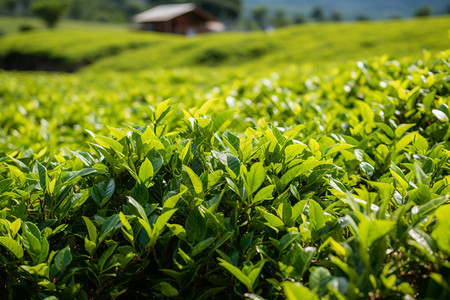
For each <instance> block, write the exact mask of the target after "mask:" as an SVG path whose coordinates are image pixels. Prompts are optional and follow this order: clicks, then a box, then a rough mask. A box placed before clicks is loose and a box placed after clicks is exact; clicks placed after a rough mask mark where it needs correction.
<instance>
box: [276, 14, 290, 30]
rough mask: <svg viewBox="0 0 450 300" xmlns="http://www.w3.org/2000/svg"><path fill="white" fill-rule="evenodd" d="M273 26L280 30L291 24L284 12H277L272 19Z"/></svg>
mask: <svg viewBox="0 0 450 300" xmlns="http://www.w3.org/2000/svg"><path fill="white" fill-rule="evenodd" d="M272 22H273V26H275V27H277V28H279V27H284V26H286V25H288V24H289V21H288V19H287V17H286V13H285V12H284V10H277V11H276V12H275V14H274V16H273V18H272Z"/></svg>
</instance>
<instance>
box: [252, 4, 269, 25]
mask: <svg viewBox="0 0 450 300" xmlns="http://www.w3.org/2000/svg"><path fill="white" fill-rule="evenodd" d="M267 11H268V10H267V7H266V6H264V5H261V6H256V7H255V8H253V10H252V17H253V20H255V22H256V23H257V24H258V26H259V27H260V28H264V26H265V25H266V22H267Z"/></svg>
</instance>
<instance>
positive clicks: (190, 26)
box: [133, 3, 225, 35]
mask: <svg viewBox="0 0 450 300" xmlns="http://www.w3.org/2000/svg"><path fill="white" fill-rule="evenodd" d="M133 21H134V23H135V27H136V28H138V29H140V30H148V31H157V32H167V33H178V34H184V35H193V34H196V33H204V32H211V31H223V30H224V29H225V26H224V25H223V24H222V23H220V22H219V21H218V19H217V18H216V17H214V16H213V15H211V14H210V13H208V12H206V11H205V10H203V9H201V8H199V7H197V6H196V5H195V4H193V3H184V4H166V5H158V6H155V7H154V8H152V9H149V10H147V11H144V12H142V13H140V14H137V15H135V16H134V18H133Z"/></svg>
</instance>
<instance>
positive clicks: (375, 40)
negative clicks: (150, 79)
mask: <svg viewBox="0 0 450 300" xmlns="http://www.w3.org/2000/svg"><path fill="white" fill-rule="evenodd" d="M0 21H1V19H0ZM447 24H448V17H439V18H429V19H414V20H403V21H398V20H396V21H392V20H391V21H384V22H360V23H340V24H327V23H323V24H322V23H321V24H309V25H305V26H292V27H286V28H282V29H278V30H276V31H275V32H274V33H273V34H267V33H264V32H252V33H238V32H229V33H222V34H207V35H198V36H196V37H193V38H189V39H186V38H184V37H182V36H171V35H164V34H155V33H148V32H142V33H137V32H127V31H125V30H120V32H119V31H114V30H99V29H100V28H99V27H98V25H96V24H93V25H92V29H89V28H86V26H88V24H86V25H83V26H85V27H84V29H83V30H76V31H71V30H70V31H69V30H65V29H64V30H62V29H61V30H55V31H54V32H46V31H38V30H36V31H34V32H30V33H26V34H20V35H19V34H17V35H7V36H5V37H2V38H1V39H0V64H1V65H2V66H4V68H6V66H5V64H6V63H8V62H12V61H16V65H20V64H22V65H23V64H25V62H27V61H30V60H31V65H32V66H33V65H35V64H36V60H37V61H38V62H39V61H44V62H47V67H48V65H62V67H63V68H60V69H59V70H68V71H73V70H75V69H77V68H79V67H82V66H85V65H86V64H91V63H93V65H91V66H89V67H87V68H86V71H88V70H90V71H93V72H99V71H101V72H104V71H119V72H122V71H139V70H143V69H145V70H153V71H155V70H161V69H164V70H167V69H168V68H170V69H175V68H177V69H179V68H185V67H214V68H217V67H229V66H232V67H236V66H239V67H242V66H245V67H248V68H249V69H251V70H254V69H256V68H259V69H264V68H265V67H262V66H266V65H271V66H274V67H275V68H276V69H278V68H281V67H284V66H287V65H290V64H313V65H314V66H317V65H322V64H323V63H328V62H334V63H335V62H346V61H349V60H350V61H354V60H356V59H365V58H366V57H371V56H375V55H380V53H395V55H397V56H398V57H401V56H407V55H416V56H417V55H420V54H421V51H422V49H424V48H425V49H428V50H430V51H433V52H434V51H442V50H444V49H446V48H447V47H448V39H447V38H443V37H444V36H445V37H447V36H448V25H447ZM62 25H64V23H62ZM418 28H419V29H418ZM318 37H320V38H318ZM299 45H301V47H299ZM44 67H45V66H44ZM64 67H65V68H64ZM44 69H45V68H44ZM263 71H265V70H263Z"/></svg>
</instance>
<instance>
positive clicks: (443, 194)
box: [0, 51, 450, 299]
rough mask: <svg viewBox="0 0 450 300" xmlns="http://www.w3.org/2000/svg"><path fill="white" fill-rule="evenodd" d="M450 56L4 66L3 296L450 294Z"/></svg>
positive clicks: (0, 175) (0, 170)
mask: <svg viewBox="0 0 450 300" xmlns="http://www.w3.org/2000/svg"><path fill="white" fill-rule="evenodd" d="M449 58H450V56H449V52H448V51H447V52H442V53H440V54H438V55H436V56H432V55H431V54H430V53H425V54H424V56H423V57H422V58H421V59H420V60H411V59H405V60H402V61H397V60H392V59H389V57H387V56H383V57H379V58H374V59H370V60H367V61H364V62H363V61H361V62H358V63H357V64H356V65H350V66H342V67H340V68H335V69H332V70H329V71H328V72H326V73H325V75H323V74H322V75H320V76H316V75H308V74H305V72H304V69H295V68H291V69H289V70H286V72H280V73H279V74H277V75H273V76H272V77H269V78H264V79H257V78H256V77H254V78H250V79H249V78H247V77H248V74H247V73H246V72H245V73H243V74H241V75H239V72H237V71H235V72H234V73H232V72H231V71H228V72H230V73H225V75H227V76H229V77H227V78H225V79H223V80H224V81H220V80H219V81H218V82H213V83H212V84H213V86H211V87H210V89H209V90H208V89H206V88H205V81H202V80H201V79H199V78H203V76H204V77H207V80H208V81H211V79H214V78H213V77H211V76H210V74H208V73H207V72H205V73H202V74H201V75H199V77H196V76H194V73H195V72H188V71H186V73H182V72H181V71H178V72H174V73H170V72H165V73H162V72H161V73H157V74H153V75H152V76H155V77H149V75H148V74H146V75H136V76H134V77H133V78H129V79H127V78H126V77H127V76H124V78H122V79H117V74H114V75H111V77H108V75H105V76H106V77H105V78H103V79H100V78H95V79H94V78H92V77H89V75H86V74H85V75H84V76H86V78H84V80H86V81H80V80H82V79H81V76H82V75H77V76H74V75H66V76H52V75H39V76H35V75H33V76H31V75H27V74H19V73H6V72H5V73H3V74H1V76H3V78H2V81H1V82H4V83H3V86H0V91H1V93H2V94H1V97H2V99H3V100H2V101H4V105H3V106H2V110H3V111H2V114H1V116H2V118H1V124H2V126H1V128H2V135H1V139H2V143H1V145H2V146H1V147H2V148H1V150H0V153H1V154H0V215H1V218H0V263H1V267H2V268H1V271H0V278H1V279H2V280H1V282H2V287H3V289H2V290H3V291H2V294H0V295H2V296H3V295H4V296H5V297H9V298H23V299H26V298H37V299H39V298H43V299H44V298H48V297H57V298H65V299H71V298H72V299H75V298H82V299H87V298H117V297H119V296H121V297H127V298H152V297H153V298H163V299H167V298H169V297H180V298H188V299H193V298H201V299H207V298H214V297H224V298H235V297H248V298H251V299H283V298H287V299H319V298H327V299H335V298H339V299H360V298H370V297H385V298H401V297H413V296H420V297H423V298H427V297H428V298H446V297H448V296H449V290H448V286H449V282H448V274H449V271H450V270H449V267H448V255H449V254H450V246H449V245H450V243H449V229H450V228H449V222H448V214H449V204H450V200H449V195H450V165H449V155H450V148H449V143H448V140H449V137H450V125H449V121H448V120H449V117H450V114H449V110H448V105H449V100H450V99H449V86H448V83H447V79H448V76H449V68H448V66H449ZM140 76H142V77H140ZM183 76H185V79H183ZM239 76H247V77H246V78H247V81H245V80H241V78H240V77H239ZM232 77H233V78H234V80H235V81H234V82H232V83H231V84H230V83H229V84H227V80H229V78H232ZM113 78H115V79H113ZM102 80H105V81H104V82H103V81H102ZM114 80H115V81H114ZM128 80H130V81H128ZM174 80H178V82H185V81H188V80H189V81H191V82H192V83H194V84H197V85H198V86H201V88H203V89H204V90H203V92H204V93H215V94H214V95H210V97H211V98H218V99H212V100H209V101H207V102H205V103H203V104H202V105H201V106H198V105H196V104H198V103H200V101H201V100H197V99H195V98H189V97H191V95H194V94H195V93H200V90H201V89H200V88H199V87H198V86H197V89H195V88H194V87H192V86H191V87H189V86H188V85H187V84H186V83H184V87H183V88H180V86H181V85H177V87H176V89H172V88H171V85H172V83H173V82H174ZM39 81H42V82H45V85H46V86H47V89H46V88H42V86H38V87H36V82H39ZM91 81H92V83H90V84H89V85H85V83H87V82H91ZM94 81H96V82H95V83H94ZM131 82H132V84H131ZM149 83H151V84H149ZM199 83H202V84H199ZM137 84H142V86H141V87H140V89H139V92H136V91H134V90H133V87H136V85H137ZM159 84H160V86H159ZM216 84H219V85H220V86H221V90H220V91H217V88H215V89H213V87H214V86H215V85H216ZM150 85H151V86H153V87H152V89H150V90H146V89H145V87H146V86H150ZM25 87H26V88H25ZM33 87H34V89H35V90H34V89H33ZM55 87H58V88H56V89H55ZM61 87H64V89H65V90H64V89H62V90H61ZM113 87H114V88H113ZM120 87H123V88H120ZM125 87H126V88H125ZM153 89H155V90H153ZM118 90H123V91H124V92H123V93H124V94H126V95H127V96H126V97H125V98H119V97H117V91H118ZM163 90H165V92H166V93H171V94H172V96H173V99H172V100H166V101H159V99H153V98H142V95H141V94H140V93H144V92H145V93H148V94H157V93H158V91H161V95H162V96H165V95H164V92H162V91H163ZM177 90H179V91H177ZM52 91H57V93H53V92H52ZM108 91H110V92H108ZM211 91H213V92H211ZM95 92H97V93H98V94H95ZM21 93H30V94H25V95H23V94H21ZM33 93H37V94H36V95H33ZM41 93H42V94H41ZM92 93H94V94H92ZM75 95H77V97H75ZM88 95H91V96H90V97H88ZM114 95H116V96H115V97H114ZM182 95H187V96H185V97H184V98H183V96H182ZM229 95H233V97H232V98H231V96H229ZM139 97H140V98H139ZM201 97H206V95H202V96H201ZM227 97H228V98H227ZM53 98H55V99H53ZM65 98H69V99H70V101H68V102H65V101H67V100H65ZM96 98H98V99H100V100H101V102H96V100H95V99H96ZM136 99H144V100H141V101H136ZM220 99H224V100H220ZM249 99H252V101H250V100H249ZM72 102H73V103H72ZM71 103H72V104H71ZM155 103H159V104H158V105H155ZM133 105H135V106H133ZM127 106H129V107H131V108H130V109H128V110H127V109H126V107H127ZM62 108H64V110H61V109H62ZM101 110H103V112H101ZM68 112H77V113H76V114H74V113H68ZM93 114H94V115H93ZM96 114H102V115H96ZM3 116H7V117H3ZM68 118H71V119H68ZM232 118H234V121H232V120H231V119H232ZM44 120H45V121H44ZM69 121H70V122H71V123H68V122H69ZM58 122H63V123H58ZM130 122H133V123H132V125H126V124H125V123H130ZM105 123H107V124H110V126H104V125H103V126H104V127H103V126H102V124H105ZM139 123H141V124H142V125H139ZM83 127H85V128H89V129H90V131H88V135H83V133H82V131H81V128H83ZM63 128H64V129H63ZM78 128H80V129H78ZM77 130H80V131H77ZM36 133H39V134H36ZM86 141H88V144H86ZM45 146H47V147H48V148H45ZM68 146H70V147H71V149H72V151H69V150H68ZM28 147H32V148H34V150H31V149H27V148H28ZM75 149H78V150H76V151H75ZM24 286H26V287H27V288H26V289H25V288H24Z"/></svg>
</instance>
